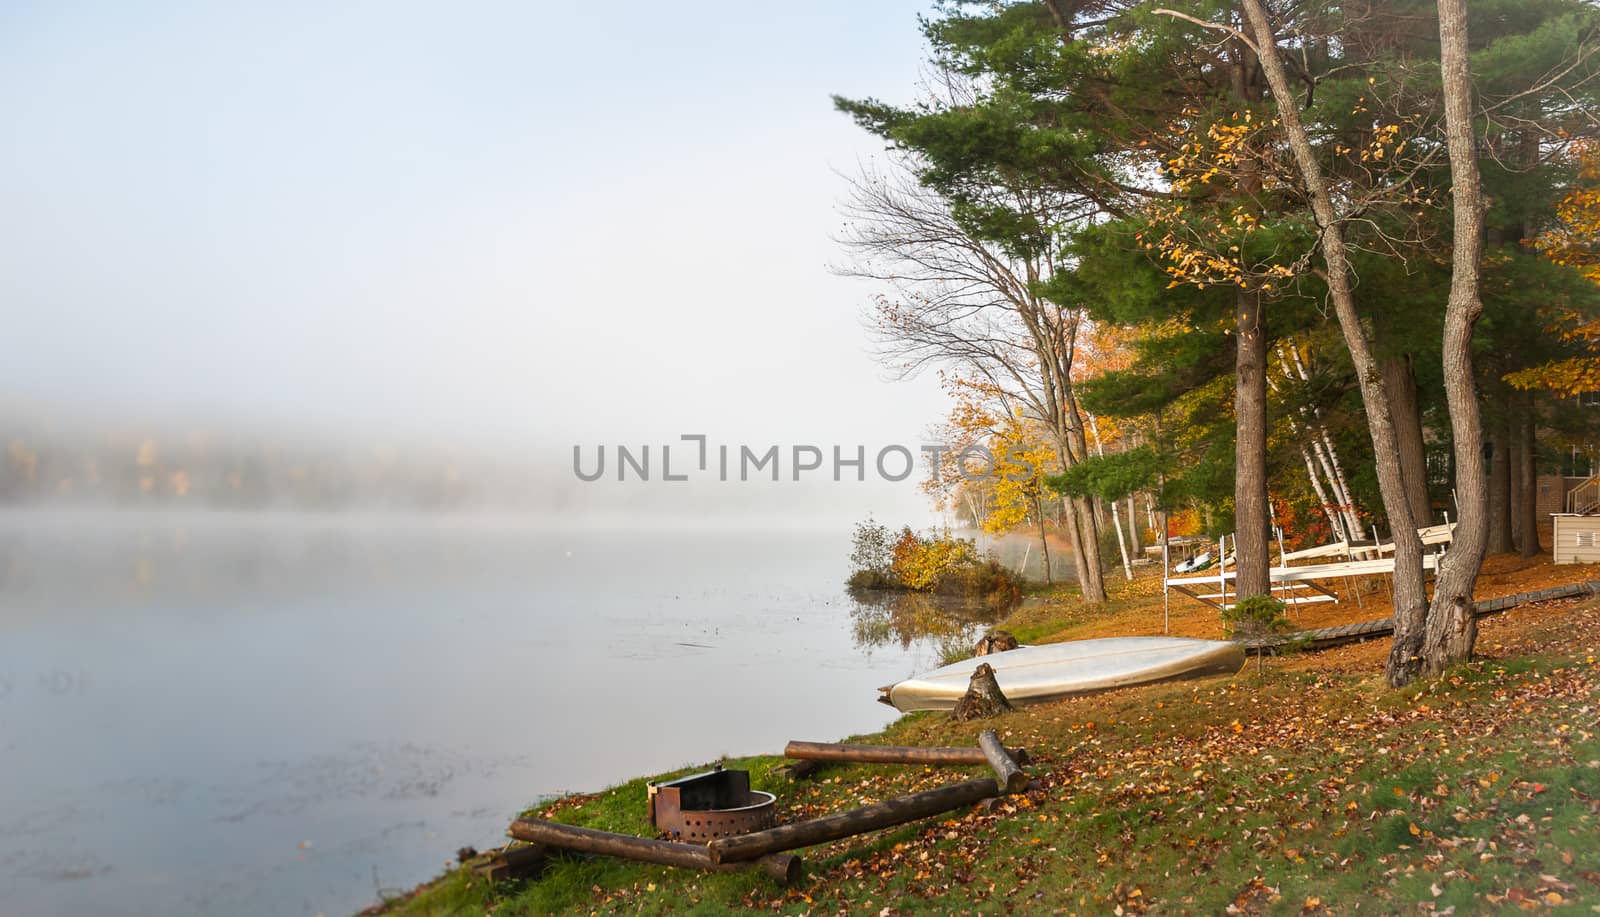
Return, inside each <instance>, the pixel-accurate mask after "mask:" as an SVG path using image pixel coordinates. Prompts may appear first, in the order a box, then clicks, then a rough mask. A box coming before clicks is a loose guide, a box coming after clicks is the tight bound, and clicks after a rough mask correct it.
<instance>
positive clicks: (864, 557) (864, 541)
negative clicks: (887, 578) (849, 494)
mask: <svg viewBox="0 0 1600 917" xmlns="http://www.w3.org/2000/svg"><path fill="white" fill-rule="evenodd" d="M889 563H890V554H889V528H888V526H885V525H882V524H880V523H879V522H877V521H876V520H874V519H873V518H872V517H871V516H868V517H867V518H866V519H865V520H863V521H861V522H857V523H856V530H855V532H854V534H853V535H852V536H851V539H850V570H851V573H852V575H851V579H852V581H853V580H854V579H855V576H854V574H856V573H873V574H878V575H880V576H882V575H887V574H888V572H889Z"/></svg>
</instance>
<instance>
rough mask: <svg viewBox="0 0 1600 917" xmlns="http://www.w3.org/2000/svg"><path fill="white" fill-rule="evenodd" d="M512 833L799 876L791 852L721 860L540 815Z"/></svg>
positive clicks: (635, 855)
mask: <svg viewBox="0 0 1600 917" xmlns="http://www.w3.org/2000/svg"><path fill="white" fill-rule="evenodd" d="M511 836H512V837H514V838H516V839H517V840H519V841H531V842H533V843H536V844H544V845H546V846H548V847H551V848H555V849H560V850H574V851H577V852H579V853H599V854H603V855H605V856H612V857H619V858H621V859H624V860H638V861H639V862H641V863H657V864H660V865H662V866H677V867H680V868H683V869H699V870H704V871H706V872H737V871H740V870H744V869H759V870H761V871H762V872H764V873H766V874H767V875H768V876H771V877H772V878H773V879H775V880H777V881H779V882H782V883H783V884H785V885H789V884H792V883H794V882H796V881H798V880H799V878H800V870H801V862H800V858H799V857H797V856H794V855H792V854H779V853H774V854H772V855H771V856H766V855H764V854H757V855H755V856H751V857H746V858H744V859H743V860H741V861H739V862H737V863H721V862H719V861H717V860H714V859H712V857H711V856H710V854H709V853H708V852H707V850H706V848H705V847H704V846H701V845H699V844H680V843H676V842H674V841H658V840H655V839H654V838H648V837H634V836H632V835H629V834H613V833H611V832H610V831H596V830H594V829H593V828H579V827H576V826H574V825H562V824H557V823H556V822H549V821H543V820H541V819H537V818H519V819H517V820H516V821H514V822H512V823H511Z"/></svg>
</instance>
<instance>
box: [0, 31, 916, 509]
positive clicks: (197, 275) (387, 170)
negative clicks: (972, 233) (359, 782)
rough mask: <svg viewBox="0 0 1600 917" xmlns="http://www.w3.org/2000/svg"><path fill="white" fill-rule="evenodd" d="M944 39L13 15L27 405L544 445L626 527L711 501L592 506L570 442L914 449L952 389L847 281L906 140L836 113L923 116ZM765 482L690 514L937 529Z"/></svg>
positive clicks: (5, 353) (14, 285)
mask: <svg viewBox="0 0 1600 917" xmlns="http://www.w3.org/2000/svg"><path fill="white" fill-rule="evenodd" d="M926 11H927V4H926V3H925V2H901V0H880V2H873V3H859V2H849V0H824V2H815V3H808V4H789V5H770V4H768V5H764V4H750V3H733V2H695V3H680V4H659V3H648V4H647V3H608V4H561V5H555V4H537V3H514V2H488V0H479V2H458V3H452V4H448V5H447V4H415V3H406V2H382V3H361V2H352V3H339V4H328V3H322V2H318V3H302V2H293V0H291V2H284V3H273V4H245V3H221V2H218V3H203V2H156V0H151V2H142V3H138V4H129V3H120V2H119V3H104V4H96V3H78V2H70V0H58V2H49V3H27V2H22V3H15V2H14V3H9V4H5V5H4V6H3V7H0V107H3V110H4V111H5V112H6V120H7V128H8V129H7V136H6V142H5V143H3V144H0V212H3V213H4V217H3V218H0V321H3V328H4V332H3V333H0V407H3V408H5V409H7V410H13V411H15V410H23V411H29V412H33V413H39V412H44V413H46V414H49V415H52V416H61V417H69V416H86V417H91V418H96V419H105V418H114V419H119V420H122V421H127V422H133V423H142V422H161V423H167V424H178V425H185V424H187V425H194V426H205V427H207V428H211V429H217V428H227V427H230V426H234V427H244V426H260V427H264V428H269V429H275V430H283V431H288V432H293V433H297V434H304V435H307V436H311V437H316V436H342V437H351V436H364V435H375V436H376V435H395V434H400V435H406V436H415V437H422V438H426V439H428V440H430V441H438V442H445V443H449V444H452V445H456V446H461V447H463V448H468V449H475V450H489V451H496V452H499V453H502V454H517V455H526V456H527V457H528V458H527V461H528V462H529V464H530V469H531V471H532V473H534V474H535V475H536V476H541V475H542V476H548V477H549V479H550V481H551V486H552V487H560V488H562V489H563V492H565V493H567V494H568V497H569V499H565V501H564V503H563V505H566V506H569V507H573V508H576V509H583V508H585V507H588V508H590V509H594V510H596V511H599V510H601V509H603V508H606V507H611V508H616V507H618V506H621V507H624V508H625V507H626V506H628V505H631V504H630V501H635V500H638V499H645V501H646V503H648V504H649V505H651V506H655V507H657V509H656V510H653V511H659V512H667V511H668V510H669V509H672V510H676V511H694V510H695V508H696V507H695V505H694V501H693V500H691V499H688V498H679V497H676V496H673V495H672V494H670V493H668V494H655V493H645V494H644V497H641V496H640V493H642V492H641V491H640V490H639V489H638V488H634V489H631V490H630V489H627V488H621V487H613V486H609V485H608V484H607V483H606V482H604V481H602V482H597V483H596V484H595V485H582V486H579V485H580V484H581V482H577V481H576V480H575V477H574V476H573V475H572V473H571V459H572V449H573V447H574V446H575V445H579V446H583V447H585V448H589V449H593V448H595V447H597V446H598V445H600V444H609V445H611V446H613V447H614V445H615V444H619V443H620V444H634V445H641V444H650V443H653V444H662V443H665V442H669V441H670V442H675V441H677V437H678V436H679V435H680V434H684V433H704V434H707V435H708V436H710V437H711V440H712V442H713V443H717V442H720V443H728V444H733V445H735V446H737V445H740V444H746V443H748V444H752V445H758V446H760V447H761V448H765V447H766V446H767V445H770V444H780V445H782V446H783V447H784V448H785V449H786V450H787V449H788V447H789V444H796V443H805V444H818V445H821V446H823V447H824V449H825V450H826V449H827V448H828V447H830V446H831V445H833V444H841V445H843V446H844V447H845V448H846V453H847V454H849V453H852V452H853V451H854V447H855V446H856V445H857V444H864V445H865V446H866V447H867V448H868V454H869V455H871V454H873V453H874V452H875V450H876V449H877V448H879V447H880V446H882V445H884V444H889V443H904V444H907V445H908V446H910V447H912V448H913V449H914V448H915V446H916V444H917V443H919V442H922V441H925V440H926V439H927V432H926V431H927V427H928V426H929V424H930V423H932V422H933V421H935V420H937V418H938V416H939V414H940V413H942V410H943V404H942V399H941V396H940V394H939V392H938V389H937V384H936V380H935V379H934V378H932V377H923V378H919V379H917V380H913V381H911V382H902V381H893V380H891V379H890V377H889V374H888V373H886V371H885V370H884V369H883V368H882V367H881V366H879V365H878V364H877V363H876V362H875V360H874V358H873V356H872V353H871V342H870V339H869V336H868V334H867V332H866V330H865V327H864V324H863V309H864V307H865V305H866V303H867V300H868V296H869V295H870V293H871V292H872V290H871V288H870V287H868V286H865V285H863V283H862V282H861V281H856V280H848V279H844V278H840V277H837V276H835V275H833V274H831V273H830V272H829V270H828V265H829V264H830V263H839V262H840V261H841V260H842V258H843V256H842V253H841V252H840V251H839V249H838V248H837V246H836V245H835V244H834V243H833V242H832V241H831V238H830V234H831V233H833V232H834V231H836V230H837V228H838V227H839V225H840V222H841V219H840V217H839V215H838V213H837V210H836V205H837V203H838V201H839V199H840V197H841V196H842V194H843V193H844V187H843V181H842V179H841V178H840V177H839V176H838V175H837V174H835V170H841V171H845V172H852V171H855V170H856V169H857V168H859V166H860V165H861V164H862V163H865V162H868V161H869V160H871V159H872V158H873V157H876V156H880V155H881V153H882V146H883V145H882V143H881V141H878V140H876V139H874V138H872V137H870V136H868V135H866V134H865V133H864V132H862V131H860V130H859V129H858V128H856V127H855V126H854V125H853V124H852V123H851V122H850V121H849V120H848V119H847V118H845V117H844V116H842V115H840V114H838V113H836V112H834V111H833V110H832V106H831V103H830V98H829V97H830V95H831V94H834V93H839V94H844V95H849V96H875V97H879V98H885V99H889V100H898V101H906V100H909V99H911V98H912V97H913V96H914V94H915V87H916V84H917V81H918V79H919V76H920V74H921V73H922V67H923V60H924V58H925V48H924V46H923V44H922V41H921V37H920V34H919V32H918V29H917V21H916V17H917V15H918V14H919V13H922V12H926ZM657 454H658V455H659V452H658V453H657ZM784 473H785V476H786V477H787V475H788V469H787V467H786V468H785V472H784ZM657 474H659V471H658V472H657ZM823 476H824V477H826V476H827V474H826V470H825V471H824V472H823ZM830 483H831V482H830ZM766 490H773V491H783V492H784V494H786V495H783V496H773V495H770V494H769V495H766V496H761V497H759V498H758V497H755V496H752V489H751V488H745V489H743V490H739V491H738V492H737V494H735V493H734V488H731V487H721V488H715V489H712V490H709V491H708V490H705V488H702V487H701V484H700V483H699V482H696V483H694V484H693V485H692V486H690V487H688V488H684V491H685V492H688V491H693V492H694V493H696V494H700V495H704V494H710V495H711V499H714V500H719V501H723V502H726V503H728V504H729V505H741V506H742V505H746V504H750V503H752V501H753V502H754V504H756V505H758V506H765V507H768V508H773V507H780V506H787V507H788V508H789V509H791V510H793V509H796V508H797V507H803V506H814V505H815V504H816V503H817V502H818V501H819V500H820V501H821V502H823V503H826V504H828V505H829V506H830V507H831V508H832V509H836V510H840V511H850V512H858V511H860V510H861V509H863V508H867V509H875V508H881V509H882V511H884V512H887V513H889V514H891V515H892V514H893V513H896V512H902V513H903V512H910V511H912V510H913V508H921V509H924V510H925V509H926V501H925V500H924V499H923V498H922V497H921V496H920V495H919V494H917V493H916V492H915V488H914V486H912V484H911V483H910V482H903V483H900V484H895V485H889V484H887V483H885V482H879V483H878V484H871V483H869V484H866V485H861V486H860V487H857V488H854V489H852V488H851V487H849V486H848V485H846V486H844V487H837V486H829V487H821V486H820V485H819V486H812V485H810V484H808V485H806V486H803V487H787V488H768V489H766ZM769 499H770V500H778V501H779V502H778V503H772V504H768V503H763V501H765V500H769ZM619 500H620V501H621V502H620V503H618V502H616V501H619ZM785 501H786V502H785ZM662 506H665V507H666V509H662V508H660V507H662Z"/></svg>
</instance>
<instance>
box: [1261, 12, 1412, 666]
mask: <svg viewBox="0 0 1600 917" xmlns="http://www.w3.org/2000/svg"><path fill="white" fill-rule="evenodd" d="M1243 6H1244V11H1245V15H1246V17H1247V18H1248V19H1249V21H1250V27H1251V30H1252V31H1253V32H1254V34H1255V38H1256V47H1257V48H1258V49H1259V51H1258V57H1259V59H1260V62H1261V68H1262V71H1263V72H1264V73H1265V74H1266V77H1267V81H1268V83H1269V84H1270V85H1271V87H1272V97H1273V102H1274V105H1275V107H1276V108H1277V111H1278V116H1279V122H1280V123H1281V124H1282V126H1283V131H1284V135H1285V138H1286V139H1287V140H1288V142H1289V146H1290V148H1291V149H1292V151H1293V152H1294V158H1295V163H1296V165H1297V167H1298V168H1299V170H1300V175H1301V177H1302V178H1303V179H1304V180H1305V184H1306V190H1307V192H1308V194H1309V196H1310V199H1311V207H1312V211H1313V213H1314V214H1315V216H1316V220H1317V223H1318V225H1319V226H1320V228H1321V230H1322V244H1321V248H1322V255H1323V260H1324V261H1325V262H1326V264H1327V268H1328V276H1327V281H1328V292H1329V294H1330V298H1331V299H1332V301H1333V307H1334V313H1335V314H1336V315H1337V316H1338V319H1339V329H1340V330H1341V331H1342V332H1343V334H1344V339H1345V345H1346V346H1347V347H1348V348H1349V350H1350V359H1351V362H1352V363H1354V364H1355V370H1356V379H1357V381H1358V382H1359V383H1360V385H1361V396H1362V400H1363V401H1364V402H1365V403H1366V408H1367V428H1368V431H1369V432H1370V433H1371V434H1372V451H1373V455H1374V458H1375V459H1376V464H1377V472H1378V490H1379V492H1380V493H1381V494H1382V496H1383V506H1384V511H1385V512H1386V513H1388V516H1389V524H1390V526H1391V528H1393V530H1394V548H1395V550H1394V580H1393V583H1394V588H1393V596H1394V620H1395V630H1394V647H1393V649H1392V650H1391V651H1390V656H1389V671H1388V673H1387V674H1388V678H1389V681H1390V683H1391V684H1395V685H1400V684H1405V683H1406V682H1407V681H1410V680H1411V678H1412V676H1413V674H1414V672H1413V671H1412V663H1411V662H1410V661H1409V660H1411V659H1413V658H1414V657H1415V656H1416V655H1417V650H1418V649H1420V647H1421V645H1422V639H1423V636H1424V634H1425V632H1426V627H1427V611H1428V597H1427V591H1426V590H1425V588H1424V585H1423V578H1422V540H1421V538H1419V537H1418V536H1417V527H1416V524H1415V522H1414V521H1413V517H1412V515H1411V505H1410V503H1409V502H1408V500H1407V496H1406V488H1405V481H1404V480H1402V479H1401V476H1400V444H1399V437H1398V435H1397V434H1396V432H1395V427H1394V417H1393V415H1392V414H1391V413H1390V410H1389V398H1388V395H1387V394H1386V393H1385V392H1384V387H1383V373H1382V370H1381V369H1380V368H1379V366H1378V361H1377V359H1376V357H1375V356H1374V355H1373V352H1372V343H1371V341H1369V340H1368V338H1367V330H1366V327H1365V326H1364V325H1363V324H1362V322H1361V316H1360V315H1359V314H1358V313H1357V312H1356V304H1355V296H1354V294H1353V292H1352V291H1351V288H1350V261H1349V255H1348V253H1347V252H1346V250H1345V245H1344V229H1343V225H1342V224H1341V223H1340V221H1339V215H1338V213H1337V212H1336V211H1335V210H1334V207H1333V197H1332V195H1331V194H1330V193H1329V191H1328V186H1327V183H1326V181H1325V180H1324V178H1323V174H1322V165H1321V163H1320V162H1319V161H1318V159H1317V154H1316V151H1315V150H1313V149H1312V148H1311V141H1310V139H1309V138H1308V137H1307V136H1306V131H1305V126H1304V125H1303V124H1302V123H1301V121H1300V111H1299V108H1298V107H1297V103H1296V97H1295V95H1294V90H1293V88H1292V87H1291V86H1290V85H1289V77H1288V75H1287V74H1286V73H1285V72H1284V68H1283V61H1282V60H1281V59H1280V58H1279V56H1278V46H1277V39H1276V37H1275V36H1274V35H1273V31H1272V23H1271V21H1270V20H1269V19H1268V18H1267V11H1266V8H1265V7H1264V5H1263V3H1262V0H1243Z"/></svg>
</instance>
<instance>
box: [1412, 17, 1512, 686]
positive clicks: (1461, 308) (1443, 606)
mask: <svg viewBox="0 0 1600 917" xmlns="http://www.w3.org/2000/svg"><path fill="white" fill-rule="evenodd" d="M1439 74H1440V81H1441V85H1442V87H1443V89H1444V120H1445V138H1446V140H1447V142H1448V145H1449V148H1450V198H1451V203H1452V205H1453V206H1452V209H1453V210H1454V227H1453V231H1452V237H1453V241H1454V244H1455V249H1454V251H1453V252H1452V253H1451V258H1450V298H1449V300H1448V301H1447V302H1446V303H1445V310H1444V351H1443V356H1444V392H1445V403H1446V405H1447V406H1448V407H1449V409H1450V428H1451V431H1452V432H1453V433H1454V437H1455V455H1456V507H1457V510H1458V511H1459V512H1460V514H1461V516H1460V520H1459V522H1458V524H1457V525H1456V531H1455V540H1454V541H1452V542H1451V543H1450V549H1449V550H1448V551H1446V552H1445V555H1444V557H1443V558H1442V559H1441V560H1440V561H1439V569H1438V573H1437V576H1436V577H1435V580H1434V587H1433V602H1432V603H1431V604H1430V605H1429V608H1428V618H1427V639H1426V640H1425V641H1424V643H1423V647H1422V665H1421V671H1422V673H1423V674H1425V675H1436V674H1438V673H1439V672H1441V671H1443V670H1444V669H1445V668H1446V667H1447V666H1449V665H1451V664H1453V663H1455V662H1459V661H1462V660H1465V659H1467V658H1469V657H1471V655H1472V645H1473V643H1475V642H1476V641H1477V637H1478V624H1477V620H1476V617H1475V609H1474V606H1473V602H1472V590H1473V587H1474V586H1476V585H1477V582H1478V571H1479V570H1480V569H1482V567H1483V551H1484V542H1485V541H1486V540H1487V538H1486V536H1487V534H1488V531H1487V530H1488V519H1487V518H1486V513H1485V512H1484V509H1485V503H1486V502H1487V500H1486V496H1487V494H1486V490H1487V488H1486V487H1485V486H1484V480H1483V461H1482V458H1481V456H1482V452H1481V450H1482V446H1483V424H1482V419H1481V418H1480V417H1479V414H1478V384H1477V378H1476V377H1475V376H1474V375H1473V369H1472V330H1473V327H1474V326H1475V325H1477V323H1478V316H1479V315H1481V314H1483V303H1482V302H1481V301H1480V300H1479V298H1478V265H1479V261H1480V260H1481V258H1482V254H1483V195H1482V190H1481V188H1480V187H1479V180H1478V151H1477V148H1476V144H1475V142H1474V138H1473V125H1472V74H1471V72H1470V71H1469V69H1468V48H1467V4H1466V0H1439ZM1391 680H1392V679H1391Z"/></svg>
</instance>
